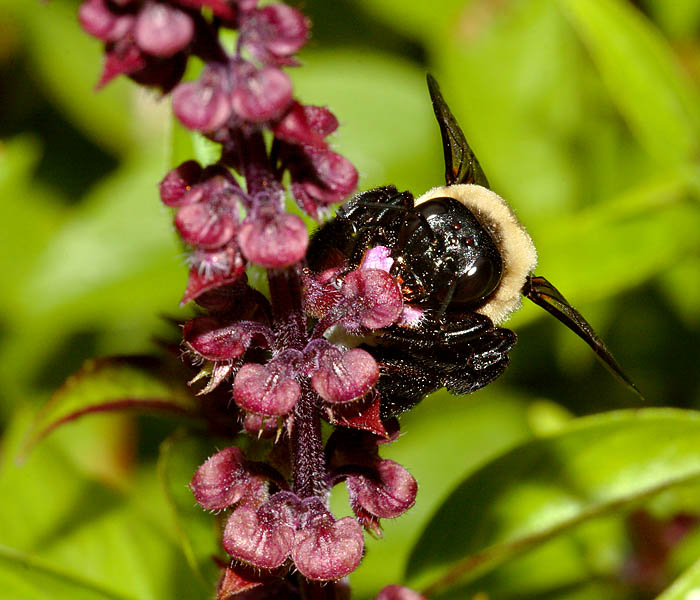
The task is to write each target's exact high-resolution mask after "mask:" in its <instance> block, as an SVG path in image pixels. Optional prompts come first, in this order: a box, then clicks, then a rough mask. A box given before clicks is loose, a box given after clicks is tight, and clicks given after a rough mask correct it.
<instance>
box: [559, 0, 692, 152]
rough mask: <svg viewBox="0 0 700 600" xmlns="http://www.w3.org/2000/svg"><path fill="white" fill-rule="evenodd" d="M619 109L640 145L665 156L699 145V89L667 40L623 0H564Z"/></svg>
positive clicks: (688, 150) (689, 150)
mask: <svg viewBox="0 0 700 600" xmlns="http://www.w3.org/2000/svg"><path fill="white" fill-rule="evenodd" d="M563 5H564V7H565V8H566V9H568V12H569V14H570V15H571V19H572V21H573V23H574V26H575V27H576V29H577V31H578V32H579V35H580V36H581V38H582V40H583V42H584V44H585V45H586V46H587V48H588V50H589V52H590V53H591V56H592V58H593V60H594V62H595V63H596V65H597V67H598V69H599V70H600V73H601V76H602V78H603V80H604V82H605V83H606V85H607V87H608V89H609V91H610V94H611V95H612V97H613V99H614V101H615V103H616V104H617V107H618V109H619V110H620V112H621V113H622V115H623V116H624V118H625V119H626V120H627V122H628V123H629V125H630V127H631V128H632V130H633V131H634V133H635V134H636V136H637V137H638V138H639V141H640V142H641V143H642V145H643V146H644V147H645V148H646V149H647V150H648V151H649V153H650V154H651V155H652V156H654V157H655V158H656V159H658V160H659V161H662V162H667V163H668V162H682V161H687V160H690V159H692V158H693V157H694V156H696V154H697V152H698V149H699V148H700V138H699V135H700V94H698V91H697V89H695V88H694V87H693V86H692V84H691V83H690V81H689V78H688V77H686V76H685V75H684V73H683V72H682V71H681V69H680V67H679V65H678V64H677V63H676V60H675V58H674V56H673V52H672V50H671V48H670V46H669V45H668V43H667V42H666V41H665V40H664V39H663V38H662V36H661V35H660V33H659V32H658V31H657V30H656V29H654V28H653V26H652V25H651V23H650V22H649V21H647V20H645V19H644V18H643V17H642V15H641V13H639V12H638V11H637V10H636V9H635V8H633V6H632V5H631V4H630V3H628V2H624V1H622V0H563Z"/></svg>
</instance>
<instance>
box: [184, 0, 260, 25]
mask: <svg viewBox="0 0 700 600" xmlns="http://www.w3.org/2000/svg"><path fill="white" fill-rule="evenodd" d="M256 1H257V0H256ZM175 2H177V4H179V5H180V6H184V7H185V8H193V9H195V10H202V8H203V7H205V6H208V7H209V8H211V11H212V12H213V13H214V15H216V16H217V17H219V18H221V19H224V20H225V21H230V22H233V21H235V19H236V9H235V8H234V7H233V6H232V5H233V4H235V2H233V1H232V0H175ZM239 4H240V2H239Z"/></svg>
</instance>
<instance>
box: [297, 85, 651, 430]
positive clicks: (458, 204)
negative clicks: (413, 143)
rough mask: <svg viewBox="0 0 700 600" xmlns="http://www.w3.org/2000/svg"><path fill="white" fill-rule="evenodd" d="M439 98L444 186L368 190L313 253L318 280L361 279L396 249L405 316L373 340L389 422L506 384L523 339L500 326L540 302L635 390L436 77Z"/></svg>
mask: <svg viewBox="0 0 700 600" xmlns="http://www.w3.org/2000/svg"><path fill="white" fill-rule="evenodd" d="M428 89H429V91H430V96H431V99H432V104H433V110H434V112H435V116H436V118H437V122H438V125H439V127H440V133H441V135H442V143H443V149H444V157H445V184H446V185H444V186H439V187H435V188H433V189H431V190H429V191H427V192H426V193H425V194H423V195H422V196H419V197H418V198H414V197H413V195H412V194H411V193H410V192H407V191H405V192H399V191H398V190H397V189H396V187H394V186H385V187H379V188H375V189H372V190H369V191H366V192H363V193H361V194H359V195H357V196H355V197H354V198H352V199H351V200H349V201H348V202H347V203H346V204H345V205H344V206H343V207H341V208H340V209H339V210H338V213H337V216H336V217H335V218H334V219H332V220H331V221H329V222H328V223H326V224H325V225H323V226H322V227H321V228H319V229H318V230H317V231H316V232H315V233H314V235H313V236H312V238H311V241H310V244H309V250H308V252H307V263H308V268H309V269H310V271H311V272H313V273H321V272H325V271H327V270H328V269H333V270H337V269H338V268H339V267H340V268H341V270H340V272H341V273H342V272H343V271H342V270H343V269H345V272H349V271H350V270H352V269H356V268H358V267H359V266H361V265H362V263H363V261H365V260H366V259H367V257H368V256H369V255H371V253H372V251H373V250H374V249H376V248H379V247H382V248H384V249H387V250H388V251H389V259H390V261H391V262H390V265H391V266H390V272H391V274H392V275H393V276H394V277H395V278H396V280H397V281H398V282H399V285H400V287H401V291H402V293H403V297H404V302H405V307H406V309H407V310H404V314H405V316H404V317H402V319H401V320H400V321H399V322H398V323H396V324H394V325H391V326H390V327H386V328H384V329H381V330H378V331H374V332H373V334H372V336H370V337H368V338H363V340H362V342H363V343H364V344H366V345H371V346H372V348H371V352H372V354H373V355H374V357H375V358H376V359H377V362H378V363H379V366H380V373H381V375H380V378H379V382H378V384H377V388H378V391H379V393H380V397H381V406H382V414H383V416H389V415H395V414H398V413H401V412H403V411H406V410H408V409H410V408H412V407H413V406H414V405H415V404H417V403H418V402H420V401H421V400H422V399H423V398H424V397H425V396H426V395H427V394H429V393H431V392H434V391H436V390H438V389H440V388H442V387H445V388H447V390H448V391H450V392H452V393H454V394H466V393H470V392H472V391H474V390H477V389H479V388H481V387H483V386H485V385H487V384H488V383H490V382H491V381H493V380H494V379H496V378H497V377H498V376H499V375H501V373H503V371H504V370H505V369H506V367H507V365H508V361H509V358H508V352H509V351H510V350H511V348H512V347H513V345H514V344H515V341H516V335H515V333H514V332H512V331H510V330H509V329H504V328H500V327H496V325H498V324H500V323H502V322H503V321H504V320H505V319H506V318H507V317H508V316H509V315H510V314H511V313H512V312H513V311H515V310H517V309H518V308H519V307H520V304H521V298H522V296H525V297H526V298H529V299H530V300H532V301H533V302H535V303H536V304H538V305H539V306H541V307H542V308H544V309H545V310H547V311H548V312H549V313H550V314H552V315H554V316H555V317H556V318H557V319H559V320H560V321H561V322H562V323H564V324H565V325H566V326H567V327H569V328H570V329H571V330H572V331H574V332H575V333H576V334H577V335H578V336H579V337H581V338H582V339H583V340H584V341H585V342H586V343H587V344H588V345H589V346H590V347H591V348H592V349H593V351H594V352H595V353H596V355H597V356H598V358H599V359H600V360H601V361H602V363H603V364H604V365H605V366H606V367H607V368H608V369H609V370H610V371H611V373H612V374H613V375H614V376H615V377H617V378H618V379H619V380H621V381H622V382H624V383H625V384H626V385H628V386H629V387H630V388H632V389H633V390H634V391H635V392H636V393H639V391H638V390H637V388H636V387H635V385H634V384H633V383H632V382H631V380H630V379H629V378H628V377H627V376H626V375H625V374H624V372H623V371H622V369H621V368H620V366H619V365H618V363H617V362H616V361H615V359H614V358H613V356H612V354H611V353H610V351H609V350H608V349H607V348H606V346H605V344H604V343H603V341H602V340H601V339H600V338H599V337H598V335H597V334H596V333H595V331H594V330H593V328H592V327H591V326H590V325H589V324H588V322H587V321H586V320H585V319H584V318H583V317H582V316H581V314H580V313H579V312H578V311H577V310H576V309H575V308H573V307H572V306H571V305H570V304H569V303H568V302H567V300H566V299H565V298H564V296H562V294H561V293H560V292H559V291H558V290H557V289H556V288H555V287H554V286H553V285H552V284H551V283H549V281H547V280H546V279H545V278H544V277H540V276H535V275H534V274H533V272H534V269H535V266H536V264H537V253H536V250H535V246H534V244H533V242H532V239H531V238H530V236H529V234H528V233H527V231H526V230H525V228H524V227H523V226H522V225H521V224H520V223H519V222H518V220H517V219H516V217H515V214H514V213H513V211H512V209H511V208H510V207H509V206H508V204H507V203H506V202H505V200H503V199H502V198H501V197H500V196H499V195H497V194H496V193H495V192H493V191H491V189H490V187H489V182H488V180H487V178H486V175H485V174H484V172H483V170H482V168H481V166H480V165H479V161H478V160H477V158H476V156H475V155H474V153H473V152H472V150H471V148H470V147H469V144H468V143H467V141H466V139H465V137H464V133H463V132H462V130H461V128H460V127H459V124H458V123H457V120H456V119H455V117H454V116H453V114H452V112H451V111H450V109H449V107H448V106H447V104H446V102H445V100H444V99H443V97H442V94H441V92H440V88H439V86H438V84H437V82H436V81H435V79H434V78H433V77H432V76H431V75H428Z"/></svg>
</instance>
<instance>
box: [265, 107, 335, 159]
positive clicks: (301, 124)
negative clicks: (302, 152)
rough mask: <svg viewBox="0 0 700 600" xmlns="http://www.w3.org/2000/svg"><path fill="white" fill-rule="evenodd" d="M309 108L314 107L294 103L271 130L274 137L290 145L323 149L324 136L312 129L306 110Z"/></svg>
mask: <svg viewBox="0 0 700 600" xmlns="http://www.w3.org/2000/svg"><path fill="white" fill-rule="evenodd" d="M309 108H316V107H313V106H302V105H301V104H299V103H298V102H295V103H294V104H293V105H292V108H291V109H289V111H287V113H286V114H285V115H284V117H282V119H280V120H279V121H278V122H277V123H276V124H275V126H274V127H273V128H272V133H274V134H275V137H276V138H278V139H280V140H284V141H285V142H289V143H290V144H304V145H306V146H313V147H314V148H320V149H325V148H326V141H325V139H324V135H325V134H322V133H320V132H319V131H318V130H317V128H316V127H314V124H313V122H312V120H311V119H310V118H309V114H308V111H307V110H306V109H309Z"/></svg>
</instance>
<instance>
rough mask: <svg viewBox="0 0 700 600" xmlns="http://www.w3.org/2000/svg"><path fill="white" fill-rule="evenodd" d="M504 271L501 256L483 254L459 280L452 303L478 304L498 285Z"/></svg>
mask: <svg viewBox="0 0 700 600" xmlns="http://www.w3.org/2000/svg"><path fill="white" fill-rule="evenodd" d="M502 272H503V266H502V263H501V260H500V257H497V256H490V255H487V254H482V255H481V256H479V257H478V258H477V259H476V260H475V261H474V262H473V263H472V264H471V265H470V266H469V268H468V269H467V271H466V273H464V274H463V275H461V276H460V277H459V279H458V280H457V284H456V286H455V291H454V294H453V295H452V301H451V302H450V304H451V305H460V304H461V305H468V306H474V305H476V304H478V303H479V302H480V301H481V300H483V299H485V298H486V297H488V296H489V295H490V294H491V293H492V292H493V291H494V290H495V289H496V288H497V287H498V284H499V282H500V280H501V273H502Z"/></svg>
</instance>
